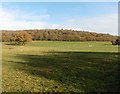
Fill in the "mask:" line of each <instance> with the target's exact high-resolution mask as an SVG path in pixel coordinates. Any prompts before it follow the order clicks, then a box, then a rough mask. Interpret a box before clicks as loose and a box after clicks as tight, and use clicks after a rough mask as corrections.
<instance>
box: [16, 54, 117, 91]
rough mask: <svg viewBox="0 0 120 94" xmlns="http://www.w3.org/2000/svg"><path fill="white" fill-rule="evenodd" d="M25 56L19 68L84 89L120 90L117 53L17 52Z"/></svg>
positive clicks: (20, 56) (18, 56) (19, 56)
mask: <svg viewBox="0 0 120 94" xmlns="http://www.w3.org/2000/svg"><path fill="white" fill-rule="evenodd" d="M17 58H19V59H22V60H24V62H14V63H18V64H19V66H17V67H18V69H20V70H22V71H25V72H27V73H28V74H30V75H34V76H38V77H45V78H46V79H48V80H55V81H57V82H59V83H63V84H65V85H66V86H69V85H72V86H74V87H75V88H77V89H81V88H82V89H83V91H87V92H91V91H95V92H98V91H102V92H107V91H109V92H110V91H111V92H113V91H119V88H118V86H119V83H118V82H119V79H118V73H119V71H118V53H106V52H48V53H47V54H45V55H25V54H18V55H17Z"/></svg>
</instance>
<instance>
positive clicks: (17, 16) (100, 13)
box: [0, 2, 118, 35]
mask: <svg viewBox="0 0 120 94" xmlns="http://www.w3.org/2000/svg"><path fill="white" fill-rule="evenodd" d="M1 5H2V6H1V7H0V18H1V19H0V30H19V29H20V30H21V29H73V30H83V31H91V32H97V33H109V34H113V35H118V3H117V2H101V3H100V2H2V3H1Z"/></svg>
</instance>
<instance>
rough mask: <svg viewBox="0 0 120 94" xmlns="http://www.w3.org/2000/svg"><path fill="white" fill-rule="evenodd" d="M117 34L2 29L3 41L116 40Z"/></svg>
mask: <svg viewBox="0 0 120 94" xmlns="http://www.w3.org/2000/svg"><path fill="white" fill-rule="evenodd" d="M116 38H117V36H113V35H110V34H104V33H96V32H88V31H75V30H63V29H61V30H58V29H43V30H38V29H34V30H16V31H12V30H2V41H3V42H14V41H17V40H21V41H31V40H33V41H39V40H49V41H114V40H116Z"/></svg>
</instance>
